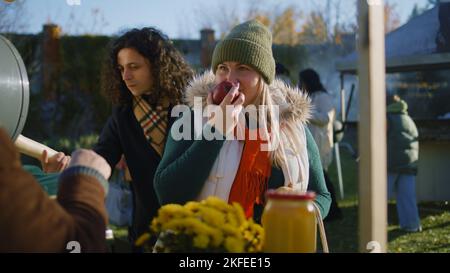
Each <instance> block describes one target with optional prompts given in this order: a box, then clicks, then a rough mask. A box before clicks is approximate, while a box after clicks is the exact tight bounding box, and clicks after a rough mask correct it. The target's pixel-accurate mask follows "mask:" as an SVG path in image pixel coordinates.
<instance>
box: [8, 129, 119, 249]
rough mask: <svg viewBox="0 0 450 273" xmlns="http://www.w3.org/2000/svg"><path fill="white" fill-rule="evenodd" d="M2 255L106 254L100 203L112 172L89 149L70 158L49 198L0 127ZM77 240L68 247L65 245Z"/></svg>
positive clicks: (104, 215)
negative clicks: (12, 253)
mask: <svg viewBox="0 0 450 273" xmlns="http://www.w3.org/2000/svg"><path fill="white" fill-rule="evenodd" d="M0 156H1V159H0V208H1V210H0V242H1V243H0V252H66V251H70V250H76V251H80V252H105V251H106V250H107V249H106V240H105V230H106V224H107V221H108V216H107V213H106V209H105V205H104V199H105V196H106V194H107V192H108V183H107V179H108V178H109V176H110V174H111V168H110V167H109V165H108V163H107V162H106V161H105V159H104V158H102V157H101V156H99V155H98V154H96V153H95V152H93V151H90V150H78V151H75V152H74V153H73V154H72V160H71V161H70V163H69V165H68V167H67V168H66V169H65V170H64V171H63V172H62V173H61V174H60V175H59V189H58V197H57V199H56V201H55V200H53V199H51V198H49V196H48V195H47V194H46V193H45V192H44V190H43V189H42V188H41V187H40V186H39V184H38V182H37V181H36V179H35V178H34V177H33V176H32V175H31V174H30V173H28V172H26V171H25V170H24V169H23V168H22V166H21V162H20V157H19V152H18V151H17V150H16V148H15V147H14V144H13V142H12V141H11V139H10V137H9V136H8V133H7V132H6V131H5V130H4V129H3V128H0ZM71 241H75V244H78V245H74V246H73V247H74V248H72V246H71V245H70V243H69V242H71Z"/></svg>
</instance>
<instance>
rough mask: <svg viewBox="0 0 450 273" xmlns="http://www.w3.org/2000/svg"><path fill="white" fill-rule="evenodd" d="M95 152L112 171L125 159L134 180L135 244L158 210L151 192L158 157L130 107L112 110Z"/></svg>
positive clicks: (133, 224)
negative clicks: (106, 162)
mask: <svg viewBox="0 0 450 273" xmlns="http://www.w3.org/2000/svg"><path fill="white" fill-rule="evenodd" d="M169 113H170V111H169ZM172 122H173V121H172V120H170V121H169V125H170V124H172ZM169 129H170V126H169ZM168 132H169V130H168ZM94 150H95V151H96V152H97V153H98V154H100V155H101V156H103V157H104V158H105V159H106V161H108V163H109V165H110V166H111V168H112V169H113V168H114V167H115V165H116V164H117V162H118V161H119V160H120V158H121V155H122V154H124V155H125V159H126V162H127V165H128V168H129V170H130V174H131V178H132V180H133V182H132V183H131V189H132V191H133V208H134V209H133V223H132V226H131V232H130V239H131V240H133V241H134V240H136V239H137V238H138V237H139V235H141V234H142V233H144V232H145V231H147V230H148V227H149V225H150V221H151V220H152V219H153V217H154V216H156V213H157V211H158V209H159V207H160V205H159V202H158V199H157V198H156V194H155V190H154V188H153V177H154V175H155V172H156V167H158V164H159V162H160V161H161V157H160V156H159V155H158V153H157V152H156V151H155V150H154V149H153V148H152V147H151V145H150V143H149V142H148V141H147V139H146V138H145V136H144V133H143V130H142V128H141V126H140V125H139V123H138V121H137V120H136V118H135V116H134V113H133V110H132V108H131V106H119V107H116V108H114V109H113V113H112V115H111V117H110V118H109V119H108V121H107V123H106V125H105V127H104V128H103V131H102V133H101V135H100V138H99V141H98V143H97V145H96V146H95V147H94Z"/></svg>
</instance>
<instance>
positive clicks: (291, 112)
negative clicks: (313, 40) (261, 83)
mask: <svg viewBox="0 0 450 273" xmlns="http://www.w3.org/2000/svg"><path fill="white" fill-rule="evenodd" d="M214 86H215V83H214V74H213V73H212V71H211V70H208V71H207V72H205V73H204V74H201V75H197V76H195V77H194V79H193V80H192V81H191V83H190V84H189V86H188V88H187V89H186V93H185V97H184V101H185V103H186V104H187V105H188V106H189V107H191V108H192V107H193V106H194V97H201V98H202V102H203V107H205V106H206V97H207V96H208V92H209V91H210V90H212V89H213V88H214ZM269 93H270V95H271V97H272V100H273V102H274V104H276V105H278V106H279V107H280V114H281V116H280V121H281V122H282V123H283V122H302V123H306V122H307V121H308V119H309V118H310V111H311V109H310V108H311V100H310V99H309V98H308V96H307V95H306V94H305V93H303V92H302V91H300V89H298V88H296V87H295V88H293V87H290V86H288V85H286V84H285V83H284V82H283V81H282V80H279V79H277V78H276V79H275V80H274V81H273V82H272V84H270V85H269Z"/></svg>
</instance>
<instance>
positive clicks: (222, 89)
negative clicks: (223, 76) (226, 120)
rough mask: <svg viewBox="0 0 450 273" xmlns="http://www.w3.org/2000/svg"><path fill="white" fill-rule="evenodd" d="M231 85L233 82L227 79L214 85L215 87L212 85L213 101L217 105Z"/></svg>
mask: <svg viewBox="0 0 450 273" xmlns="http://www.w3.org/2000/svg"><path fill="white" fill-rule="evenodd" d="M232 87H233V84H232V83H231V82H229V81H223V82H221V83H219V84H218V85H216V87H214V89H213V90H212V91H211V92H212V100H213V103H214V104H217V105H219V104H220V103H221V102H222V101H223V99H224V98H225V96H226V95H227V94H228V92H229V91H230V90H231V88H232Z"/></svg>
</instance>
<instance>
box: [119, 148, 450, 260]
mask: <svg viewBox="0 0 450 273" xmlns="http://www.w3.org/2000/svg"><path fill="white" fill-rule="evenodd" d="M341 157H342V158H341V161H342V166H343V178H344V190H345V199H344V200H340V197H339V196H340V195H339V188H338V179H337V174H336V169H335V163H333V164H332V165H331V167H330V170H329V173H330V178H331V179H332V181H333V183H334V185H335V188H336V191H337V192H336V194H337V195H338V203H339V207H340V208H341V209H342V212H343V214H344V218H343V219H342V220H338V221H334V222H329V223H328V222H327V223H325V230H326V233H327V239H328V245H329V248H330V252H334V253H336V252H358V251H359V250H358V183H357V181H358V167H357V163H356V162H355V161H354V160H353V158H352V157H351V156H350V155H349V154H348V153H347V152H346V151H345V150H344V151H342V155H341ZM419 214H420V218H421V224H422V227H423V231H422V232H419V233H406V232H403V231H401V230H400V229H399V226H398V219H397V211H396V208H395V203H393V202H391V203H389V204H388V229H387V230H388V252H393V253H397V252H402V253H403V252H409V253H412V252H447V253H450V204H448V203H444V202H434V203H431V202H428V203H420V204H419ZM114 234H115V245H116V247H115V250H116V252H127V251H128V250H129V249H130V247H129V244H128V242H127V230H126V228H117V227H114ZM317 242H318V247H319V248H320V240H318V241H317Z"/></svg>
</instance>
